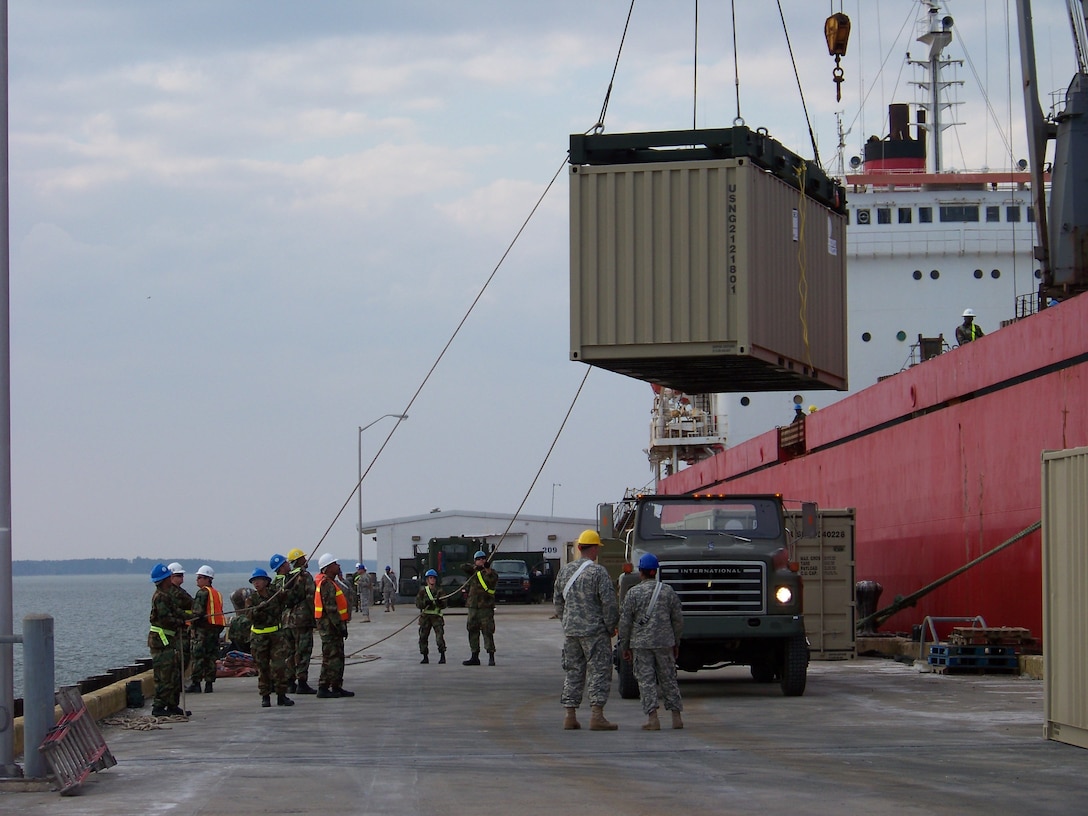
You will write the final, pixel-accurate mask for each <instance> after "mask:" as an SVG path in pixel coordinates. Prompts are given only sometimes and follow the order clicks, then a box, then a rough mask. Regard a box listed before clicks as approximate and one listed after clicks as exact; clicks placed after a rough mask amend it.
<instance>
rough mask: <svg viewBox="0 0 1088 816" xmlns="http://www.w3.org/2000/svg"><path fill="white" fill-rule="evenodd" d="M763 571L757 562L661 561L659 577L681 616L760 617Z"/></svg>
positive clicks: (763, 604)
mask: <svg viewBox="0 0 1088 816" xmlns="http://www.w3.org/2000/svg"><path fill="white" fill-rule="evenodd" d="M765 567H766V565H765V564H763V563H762V562H760V561H709V562H703V563H700V562H693V561H679V562H677V561H674V562H668V561H662V562H661V567H660V570H661V571H660V575H661V580H662V581H664V582H665V583H667V584H668V585H669V586H671V587H672V588H673V589H674V590H675V591H676V594H677V595H678V596H679V597H680V604H681V606H682V607H683V610H684V614H685V615H722V614H732V615H762V614H764V613H765V612H766V609H767V604H766V599H765V598H764V595H763V587H764V586H766V580H765V578H764V575H765Z"/></svg>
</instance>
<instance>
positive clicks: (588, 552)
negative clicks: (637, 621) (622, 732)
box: [553, 530, 619, 731]
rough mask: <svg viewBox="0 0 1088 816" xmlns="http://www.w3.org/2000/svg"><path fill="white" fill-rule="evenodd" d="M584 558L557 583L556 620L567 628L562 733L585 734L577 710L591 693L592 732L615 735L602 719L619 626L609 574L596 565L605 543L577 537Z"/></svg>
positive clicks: (586, 534)
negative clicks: (578, 731)
mask: <svg viewBox="0 0 1088 816" xmlns="http://www.w3.org/2000/svg"><path fill="white" fill-rule="evenodd" d="M577 546H578V549H579V551H580V553H581V557H580V558H579V559H578V560H577V561H571V562H570V563H569V564H566V565H565V566H564V567H563V568H562V569H561V570H559V574H558V575H557V576H556V578H555V595H554V597H553V602H554V603H555V614H556V616H557V617H558V618H559V620H561V621H562V622H563V634H564V636H565V637H564V640H563V670H564V671H565V672H566V676H565V677H564V679H563V694H562V695H561V696H560V698H559V700H560V702H561V703H562V704H563V707H564V708H565V709H566V710H567V713H566V717H565V719H564V720H563V728H565V729H567V730H571V729H577V728H581V727H582V726H581V724H579V722H578V717H577V714H576V712H577V709H578V707H579V706H580V705H581V704H582V696H583V694H584V693H585V692H586V690H587V686H588V692H589V706H590V711H591V712H592V713H591V716H590V720H589V730H590V731H615V730H616V728H617V726H616V725H615V724H613V723H610V722H609V721H608V720H606V719H605V718H604V706H605V703H607V702H608V692H609V690H610V689H611V687H612V635H613V634H614V633H615V631H616V624H617V623H618V622H619V608H618V605H617V602H616V589H615V587H613V586H612V579H611V577H609V575H608V570H606V569H605V568H604V567H602V566H601V565H600V564H598V563H596V561H597V554H598V553H599V552H600V547H601V537H600V536H599V535H597V533H596V531H594V530H585V531H583V532H582V534H581V535H580V536H578V543H577Z"/></svg>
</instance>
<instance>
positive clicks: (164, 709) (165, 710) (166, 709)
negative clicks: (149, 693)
mask: <svg viewBox="0 0 1088 816" xmlns="http://www.w3.org/2000/svg"><path fill="white" fill-rule="evenodd" d="M151 716H152V717H169V716H170V706H154V707H153V708H152V709H151Z"/></svg>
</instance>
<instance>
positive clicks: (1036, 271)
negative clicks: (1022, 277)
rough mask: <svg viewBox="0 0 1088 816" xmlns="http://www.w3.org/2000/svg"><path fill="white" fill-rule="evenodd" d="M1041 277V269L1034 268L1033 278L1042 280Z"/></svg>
mask: <svg viewBox="0 0 1088 816" xmlns="http://www.w3.org/2000/svg"><path fill="white" fill-rule="evenodd" d="M1042 279H1043V270H1041V269H1036V270H1035V280H1042Z"/></svg>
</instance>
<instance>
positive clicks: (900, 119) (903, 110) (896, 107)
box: [888, 102, 910, 142]
mask: <svg viewBox="0 0 1088 816" xmlns="http://www.w3.org/2000/svg"><path fill="white" fill-rule="evenodd" d="M909 122H910V106H909V105H906V104H904V103H902V102H897V103H895V104H892V105H888V138H890V139H892V140H893V141H897V142H898V141H906V140H909V139H910V131H909V130H908V127H909Z"/></svg>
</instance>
